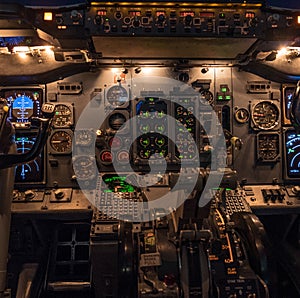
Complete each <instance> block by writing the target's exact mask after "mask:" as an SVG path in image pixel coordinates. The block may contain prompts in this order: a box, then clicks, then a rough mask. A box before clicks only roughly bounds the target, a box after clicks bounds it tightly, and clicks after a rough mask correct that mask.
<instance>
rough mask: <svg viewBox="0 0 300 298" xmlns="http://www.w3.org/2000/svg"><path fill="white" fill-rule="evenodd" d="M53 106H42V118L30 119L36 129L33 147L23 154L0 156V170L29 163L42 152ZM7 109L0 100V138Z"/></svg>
mask: <svg viewBox="0 0 300 298" xmlns="http://www.w3.org/2000/svg"><path fill="white" fill-rule="evenodd" d="M54 111H55V105H54V104H50V103H45V104H43V105H42V108H41V112H42V115H43V118H40V117H34V118H32V119H31V125H32V126H35V127H37V128H38V133H37V137H36V141H35V143H34V145H33V147H32V148H31V149H30V150H29V151H28V152H26V153H24V154H2V155H1V154H0V169H6V168H10V167H12V166H16V165H18V164H21V163H26V162H29V161H31V160H33V159H35V158H36V157H37V156H38V155H39V154H40V152H41V151H42V149H43V147H44V145H45V143H46V141H47V137H48V133H49V130H50V127H51V122H52V118H53V116H54ZM7 112H8V108H7V105H6V103H5V100H3V99H1V102H0V115H1V116H0V138H1V135H2V133H3V130H4V127H5V121H6V116H7ZM0 140H1V139H0Z"/></svg>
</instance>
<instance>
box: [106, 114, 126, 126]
mask: <svg viewBox="0 0 300 298" xmlns="http://www.w3.org/2000/svg"><path fill="white" fill-rule="evenodd" d="M126 120H127V119H126V116H125V115H124V114H123V113H118V112H117V113H113V114H111V115H110V116H109V118H108V125H109V127H110V128H111V129H113V130H120V129H121V128H122V129H123V128H125V125H124V124H125V122H126ZM123 125H124V127H123Z"/></svg>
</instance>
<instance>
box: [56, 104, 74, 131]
mask: <svg viewBox="0 0 300 298" xmlns="http://www.w3.org/2000/svg"><path fill="white" fill-rule="evenodd" d="M52 123H53V127H55V128H65V127H70V126H72V125H73V123H74V120H73V106H72V105H71V104H69V103H60V104H56V105H55V114H54V117H53V121H52Z"/></svg>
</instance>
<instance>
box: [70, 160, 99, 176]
mask: <svg viewBox="0 0 300 298" xmlns="http://www.w3.org/2000/svg"><path fill="white" fill-rule="evenodd" d="M73 169H74V172H75V174H76V178H77V179H80V180H90V179H93V178H94V177H95V175H96V164H95V158H94V157H92V156H86V155H81V156H75V157H74V159H73Z"/></svg>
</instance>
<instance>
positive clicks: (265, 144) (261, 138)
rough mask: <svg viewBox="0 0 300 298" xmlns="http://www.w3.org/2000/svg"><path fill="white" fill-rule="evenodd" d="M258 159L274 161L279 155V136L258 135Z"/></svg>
mask: <svg viewBox="0 0 300 298" xmlns="http://www.w3.org/2000/svg"><path fill="white" fill-rule="evenodd" d="M257 137H258V150H257V154H258V158H259V159H260V160H261V161H273V160H275V159H276V158H277V156H278V155H279V135H278V134H258V136H257Z"/></svg>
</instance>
